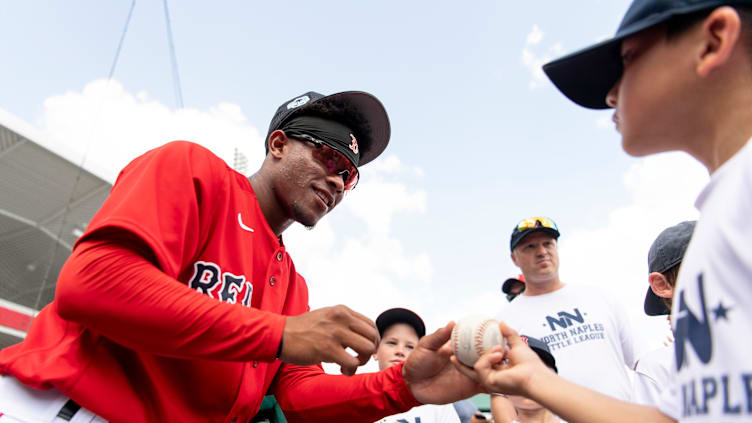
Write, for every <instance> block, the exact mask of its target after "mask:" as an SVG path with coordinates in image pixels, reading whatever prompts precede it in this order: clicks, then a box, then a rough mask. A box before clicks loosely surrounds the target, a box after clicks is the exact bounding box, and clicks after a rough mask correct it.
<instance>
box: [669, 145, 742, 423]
mask: <svg viewBox="0 0 752 423" xmlns="http://www.w3.org/2000/svg"><path fill="white" fill-rule="evenodd" d="M695 205H696V206H697V208H698V209H699V210H700V219H699V221H698V222H697V225H696V226H695V232H694V235H693V236H692V241H691V242H690V243H689V247H688V248H687V252H686V253H685V255H684V260H683V261H682V267H681V270H680V271H679V279H678V281H677V286H676V292H675V293H674V300H673V301H674V302H673V306H672V322H673V326H674V337H675V342H674V348H675V357H674V358H675V363H676V366H675V367H674V369H673V370H674V372H675V374H674V376H673V377H672V384H671V388H670V389H667V390H665V391H664V394H663V397H662V398H661V405H660V409H661V411H663V412H664V413H666V414H668V415H669V416H671V417H674V418H675V419H677V420H679V421H681V422H692V423H697V422H721V421H722V422H741V421H745V422H749V421H752V341H750V332H749V329H750V324H752V143H751V142H747V145H746V146H745V147H744V148H742V149H741V150H740V151H739V152H738V153H737V154H735V155H734V156H733V157H732V158H731V159H729V160H728V161H727V162H726V163H725V164H724V165H723V166H721V167H720V168H719V169H718V170H716V172H715V173H714V174H713V175H712V176H711V179H710V182H709V183H708V185H707V186H706V187H705V189H703V191H702V192H701V193H700V196H699V197H698V198H697V202H696V203H695Z"/></svg>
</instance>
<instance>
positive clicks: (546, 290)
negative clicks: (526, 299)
mask: <svg viewBox="0 0 752 423" xmlns="http://www.w3.org/2000/svg"><path fill="white" fill-rule="evenodd" d="M563 287H564V283H563V282H562V281H561V280H560V279H559V278H558V277H556V278H553V279H551V280H548V281H544V282H532V281H530V282H526V286H525V292H524V293H523V294H522V295H526V296H535V295H543V294H550V293H551V292H554V291H558V290H560V289H561V288H563Z"/></svg>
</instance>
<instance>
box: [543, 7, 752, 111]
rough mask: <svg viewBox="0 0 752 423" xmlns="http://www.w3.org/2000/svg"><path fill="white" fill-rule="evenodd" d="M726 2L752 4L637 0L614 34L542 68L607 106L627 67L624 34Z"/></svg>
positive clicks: (561, 84) (568, 91) (595, 105)
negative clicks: (625, 63) (609, 97)
mask: <svg viewBox="0 0 752 423" xmlns="http://www.w3.org/2000/svg"><path fill="white" fill-rule="evenodd" d="M723 5H752V0H735V1H734V0H731V1H729V0H726V1H724V0H634V1H633V2H632V4H631V5H630V6H629V9H627V13H626V14H625V15H624V18H622V21H621V23H620V24H619V28H618V29H617V30H616V34H614V36H613V37H611V38H610V39H608V40H605V41H602V42H599V43H597V44H594V45H592V46H590V47H587V48H584V49H582V50H579V51H576V52H574V53H571V54H568V55H566V56H564V57H561V58H559V59H556V60H554V61H552V62H549V63H546V64H545V65H543V71H544V72H545V73H546V75H548V78H549V79H551V82H553V83H554V85H556V87H557V88H558V89H559V91H561V92H562V93H563V94H564V95H565V96H567V97H568V98H569V99H570V100H572V101H573V102H575V103H577V104H579V105H580V106H583V107H587V108H589V109H608V108H609V107H610V106H609V105H608V104H606V95H607V94H608V92H609V91H610V90H611V88H612V87H613V86H614V84H616V82H617V81H618V80H619V78H621V74H622V72H623V70H624V68H623V66H622V61H621V42H622V40H623V39H624V38H626V37H629V36H631V35H634V34H636V33H638V32H640V31H643V30H645V29H648V28H651V27H653V26H655V25H658V24H661V23H663V22H666V21H668V20H669V19H670V18H672V17H674V16H678V15H684V14H688V13H692V12H698V11H700V10H703V9H710V8H715V7H719V6H723Z"/></svg>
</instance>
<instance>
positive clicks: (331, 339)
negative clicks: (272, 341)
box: [279, 305, 379, 375]
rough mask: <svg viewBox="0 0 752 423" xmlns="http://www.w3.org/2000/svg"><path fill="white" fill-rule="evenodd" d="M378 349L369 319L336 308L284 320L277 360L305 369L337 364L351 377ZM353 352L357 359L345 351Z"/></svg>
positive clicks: (375, 333) (377, 340)
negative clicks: (320, 364) (324, 364)
mask: <svg viewBox="0 0 752 423" xmlns="http://www.w3.org/2000/svg"><path fill="white" fill-rule="evenodd" d="M378 346H379V331H378V329H376V324H375V323H373V321H371V319H369V318H367V317H365V316H363V315H362V314H360V313H358V312H355V311H353V310H350V309H349V308H347V307H345V306H343V305H338V306H334V307H325V308H320V309H317V310H313V311H309V312H308V313H303V314H301V315H298V316H289V317H287V323H285V329H284V332H283V333H282V353H281V354H280V357H279V358H280V360H282V361H284V362H285V363H290V364H297V365H301V366H308V365H312V364H318V363H337V364H339V365H340V368H341V369H342V373H343V374H346V375H352V374H354V373H355V370H356V369H357V368H358V366H362V365H364V364H366V363H367V362H368V360H370V358H371V355H373V354H374V353H375V352H376V348H378ZM348 347H349V348H352V349H353V350H354V351H355V352H356V353H357V357H355V356H353V355H351V354H350V353H349V352H347V351H345V349H346V348H348Z"/></svg>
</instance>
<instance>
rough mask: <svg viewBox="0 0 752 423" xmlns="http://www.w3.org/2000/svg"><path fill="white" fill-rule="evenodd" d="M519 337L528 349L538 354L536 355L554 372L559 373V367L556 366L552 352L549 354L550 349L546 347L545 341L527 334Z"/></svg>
mask: <svg viewBox="0 0 752 423" xmlns="http://www.w3.org/2000/svg"><path fill="white" fill-rule="evenodd" d="M520 338H521V339H522V342H524V343H526V344H527V346H528V347H530V349H532V350H533V351H535V353H536V354H538V357H540V359H541V361H543V363H544V364H545V365H546V366H548V367H549V368H551V369H553V371H555V372H556V373H559V369H557V368H556V359H555V358H554V356H553V354H551V350H550V349H549V348H548V344H547V343H545V342H543V341H541V340H540V339H536V338H532V337H530V336H527V335H520Z"/></svg>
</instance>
